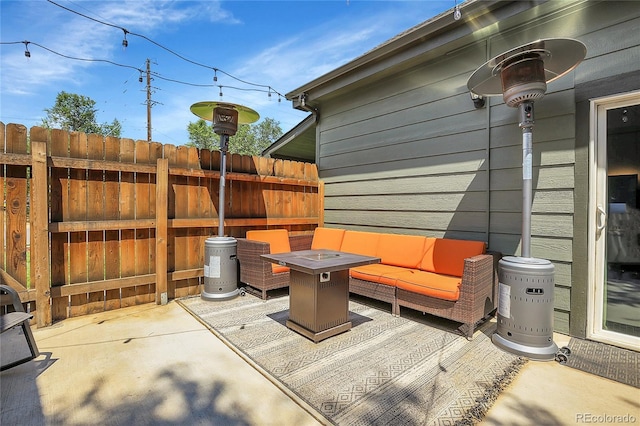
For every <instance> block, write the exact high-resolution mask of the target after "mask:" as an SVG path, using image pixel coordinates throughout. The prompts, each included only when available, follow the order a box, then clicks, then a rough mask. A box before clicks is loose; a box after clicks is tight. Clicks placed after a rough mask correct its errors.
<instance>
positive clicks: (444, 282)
mask: <svg viewBox="0 0 640 426" xmlns="http://www.w3.org/2000/svg"><path fill="white" fill-rule="evenodd" d="M461 282H462V278H460V277H452V276H449V275H440V274H435V273H433V272H426V271H420V270H416V269H414V270H406V269H405V272H404V274H401V275H398V276H397V277H396V287H398V288H401V289H403V290H407V291H410V292H412V293H418V294H423V295H425V296H430V297H435V298H437V299H444V300H451V301H456V300H458V299H459V298H460V284H461Z"/></svg>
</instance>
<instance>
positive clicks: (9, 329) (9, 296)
mask: <svg viewBox="0 0 640 426" xmlns="http://www.w3.org/2000/svg"><path fill="white" fill-rule="evenodd" d="M31 318H33V315H32V314H30V313H27V312H25V311H24V307H23V306H22V303H21V302H20V296H18V292H16V291H15V290H14V289H13V288H11V287H9V286H7V285H3V284H0V340H2V365H1V366H0V371H4V370H6V369H8V368H11V367H15V366H16V365H20V364H23V363H25V362H27V361H31V360H32V359H34V358H36V357H37V356H39V355H40V352H39V351H38V346H37V345H36V341H35V339H34V338H33V333H32V332H31V327H30V326H29V321H30V320H31ZM18 328H21V329H22V330H21V332H20V330H19V329H18ZM22 339H25V340H26V344H27V348H26V349H28V352H27V351H26V350H25V347H20V342H21V341H22ZM27 353H28V355H27ZM5 362H6V364H5Z"/></svg>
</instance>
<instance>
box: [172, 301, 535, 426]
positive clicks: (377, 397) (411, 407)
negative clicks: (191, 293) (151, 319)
mask: <svg viewBox="0 0 640 426" xmlns="http://www.w3.org/2000/svg"><path fill="white" fill-rule="evenodd" d="M179 303H180V304H181V305H182V306H184V307H185V308H186V309H187V310H188V311H190V312H191V313H192V314H193V315H194V316H196V317H198V318H199V319H200V320H201V321H202V322H204V323H205V324H208V325H210V326H211V327H212V329H213V330H212V331H213V332H214V333H215V334H216V335H218V336H219V337H220V338H221V339H222V340H223V341H226V342H227V344H228V345H229V346H230V347H232V349H234V350H235V351H236V352H237V353H239V354H240V355H241V356H243V357H244V358H245V360H247V361H248V362H250V363H251V364H252V365H254V367H256V368H257V369H259V370H261V371H262V372H263V374H265V376H267V377H269V378H270V379H271V380H272V381H273V382H274V383H276V384H279V387H280V388H281V389H282V388H284V390H285V392H287V393H288V394H289V395H290V396H292V397H293V398H296V399H297V400H298V401H301V405H302V406H303V407H306V408H307V409H308V410H309V411H310V412H312V414H314V415H315V416H316V418H318V419H319V420H320V421H322V422H325V423H333V424H337V425H350V426H351V425H385V426H386V425H402V424H410V425H417V424H420V425H430V424H441V425H450V424H474V423H476V422H478V421H479V420H480V419H482V417H483V416H484V414H485V413H486V411H487V410H488V408H489V407H490V406H491V404H492V403H493V402H494V401H495V399H496V397H497V396H498V394H499V393H500V391H501V390H502V389H503V388H504V387H505V386H506V385H507V384H508V383H509V382H511V380H512V379H513V378H514V377H515V375H516V374H517V372H518V371H519V369H520V367H521V366H522V365H523V364H524V362H525V360H524V359H522V358H520V357H516V356H514V355H511V354H508V353H506V352H504V351H502V350H500V349H498V348H496V347H495V346H494V345H493V344H492V343H491V337H490V336H491V334H492V333H493V331H494V329H495V324H494V323H486V324H485V325H483V326H482V327H481V328H480V330H478V331H477V332H476V334H475V337H474V339H473V341H468V340H467V339H466V338H465V337H463V336H462V335H460V334H459V333H457V332H456V330H455V329H456V326H457V325H458V324H455V323H451V322H447V321H439V320H438V319H437V318H435V317H432V316H424V317H423V316H422V315H421V314H420V313H415V315H412V314H413V312H409V313H408V314H407V313H405V312H403V314H402V317H393V316H392V315H391V314H390V313H389V311H388V310H387V311H385V310H383V309H378V308H376V307H373V306H367V305H364V304H362V303H357V302H354V301H353V300H352V301H350V302H349V314H350V320H351V321H352V324H353V328H352V329H351V330H350V331H348V332H346V333H342V334H340V335H338V336H334V337H331V338H328V339H326V340H323V341H321V342H319V343H317V344H314V343H313V342H312V341H310V340H308V339H306V338H305V337H302V336H301V335H299V334H297V333H296V332H294V331H291V330H289V329H288V328H287V327H286V326H285V322H286V320H287V318H288V314H289V297H288V296H283V297H278V298H274V299H269V300H267V301H263V300H260V299H258V298H256V297H254V296H251V295H247V296H245V297H237V298H235V299H233V300H229V301H214V302H207V301H203V300H201V299H200V298H199V297H191V298H185V299H181V300H180V301H179ZM434 325H435V326H434ZM282 385H284V386H282ZM313 411H315V412H313Z"/></svg>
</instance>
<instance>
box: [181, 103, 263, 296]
mask: <svg viewBox="0 0 640 426" xmlns="http://www.w3.org/2000/svg"><path fill="white" fill-rule="evenodd" d="M191 112H192V113H194V114H195V115H197V116H198V117H200V118H202V119H203V120H207V121H212V122H213V131H214V132H215V133H216V134H217V135H220V186H219V194H218V195H219V198H218V200H219V201H218V219H219V223H218V236H217V237H210V238H207V239H206V240H205V245H204V286H203V290H202V293H201V295H200V296H201V297H202V299H205V300H226V299H231V298H233V297H235V296H237V295H238V294H240V293H241V290H240V288H238V262H237V257H236V256H237V246H238V242H237V241H236V239H235V238H233V237H227V236H225V235H224V204H225V178H226V174H227V151H228V149H229V137H230V136H233V135H235V134H236V132H237V130H238V125H239V124H249V123H253V122H255V121H257V120H258V118H260V115H259V114H258V113H257V112H255V111H254V110H252V109H251V108H247V107H245V106H242V105H236V104H231V103H222V102H207V101H205V102H198V103H195V104H193V105H191Z"/></svg>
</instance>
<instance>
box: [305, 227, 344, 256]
mask: <svg viewBox="0 0 640 426" xmlns="http://www.w3.org/2000/svg"><path fill="white" fill-rule="evenodd" d="M343 237H344V229H338V228H316V230H315V231H313V240H312V241H311V249H312V250H318V249H327V250H336V251H339V250H340V246H341V245H342V238H343Z"/></svg>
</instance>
